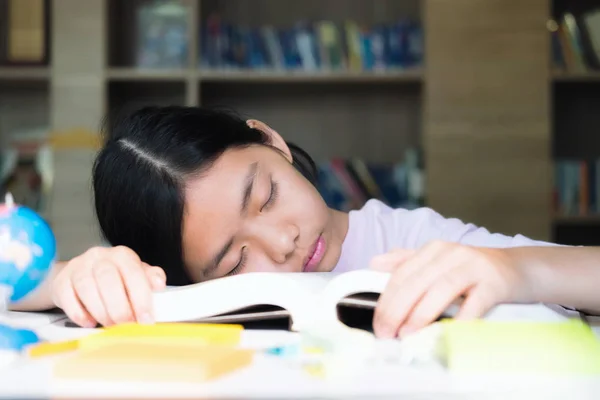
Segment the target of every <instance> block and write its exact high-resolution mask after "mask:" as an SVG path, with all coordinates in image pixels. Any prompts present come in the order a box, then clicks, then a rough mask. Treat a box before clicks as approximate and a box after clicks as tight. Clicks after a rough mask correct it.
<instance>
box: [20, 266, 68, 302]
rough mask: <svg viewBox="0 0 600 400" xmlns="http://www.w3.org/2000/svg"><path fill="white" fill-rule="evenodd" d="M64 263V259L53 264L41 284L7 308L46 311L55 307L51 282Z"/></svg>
mask: <svg viewBox="0 0 600 400" xmlns="http://www.w3.org/2000/svg"><path fill="white" fill-rule="evenodd" d="M66 265H67V262H66V261H59V262H57V263H56V264H54V266H53V267H52V269H51V270H50V271H49V272H48V276H47V277H46V279H45V280H44V281H43V282H42V283H41V285H40V286H38V287H37V288H36V289H35V290H34V291H33V292H31V293H30V294H29V295H27V296H26V297H25V298H23V299H22V300H21V301H19V302H18V303H16V304H11V305H10V306H9V309H10V310H12V311H46V310H50V309H52V308H54V307H56V305H55V304H54V301H52V282H53V281H54V278H56V276H57V275H58V273H59V272H60V271H62V269H63V268H64V267H65V266H66Z"/></svg>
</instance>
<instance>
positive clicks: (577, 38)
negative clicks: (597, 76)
mask: <svg viewBox="0 0 600 400" xmlns="http://www.w3.org/2000/svg"><path fill="white" fill-rule="evenodd" d="M548 27H549V30H550V35H551V45H552V48H551V52H552V64H553V65H554V67H556V68H558V69H559V70H565V71H569V72H587V71H589V70H599V69H600V8H598V7H596V8H594V9H590V10H587V11H585V12H578V13H574V12H571V11H567V12H565V13H564V14H562V15H561V16H560V17H559V18H557V19H555V20H550V23H549V24H548Z"/></svg>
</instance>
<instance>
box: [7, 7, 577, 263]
mask: <svg viewBox="0 0 600 400" xmlns="http://www.w3.org/2000/svg"><path fill="white" fill-rule="evenodd" d="M2 1H7V0H0V2H2ZM150 3H151V0H131V1H122V0H86V1H85V2H82V1H81V0H54V1H50V2H49V4H50V9H51V21H52V35H51V38H50V39H51V40H50V42H51V49H52V53H51V54H52V57H51V62H50V63H49V64H48V65H46V66H41V67H32V66H18V67H12V66H11V67H7V66H4V65H0V104H1V101H2V100H1V99H2V98H3V96H4V97H6V98H11V99H12V98H13V97H15V96H25V98H33V97H35V98H38V99H45V100H44V101H45V102H43V103H40V104H43V107H41V106H40V109H43V113H42V115H45V118H46V120H47V121H48V123H49V124H50V126H51V127H52V130H53V131H59V132H62V131H68V130H69V129H74V128H77V129H79V128H83V129H88V130H90V131H95V130H97V128H98V125H99V122H100V120H101V119H102V118H103V117H104V116H105V115H106V114H107V113H111V112H117V111H121V110H127V109H128V108H132V107H137V106H139V105H142V104H182V105H190V106H197V105H200V106H213V105H214V106H227V107H231V108H234V109H235V110H237V111H238V112H240V113H241V114H242V115H243V116H248V117H254V118H258V119H261V120H264V121H265V122H267V123H268V124H270V125H271V126H273V127H274V128H275V129H276V130H278V131H279V132H280V133H281V134H282V135H283V136H284V137H285V138H286V139H288V140H290V141H293V142H295V143H297V144H299V145H301V146H302V147H304V148H305V149H306V150H307V151H309V152H310V153H311V154H312V155H313V156H314V158H315V159H316V160H317V161H318V162H323V161H326V160H328V159H331V158H332V157H341V158H353V157H358V158H361V159H364V160H366V161H371V160H372V161H377V162H398V161H402V159H403V157H404V154H405V150H406V149H409V148H419V149H421V150H422V151H423V154H424V160H425V173H426V176H425V191H426V197H425V199H426V204H427V205H428V206H431V207H432V208H434V209H436V210H437V211H439V212H441V213H443V214H445V215H447V216H449V217H458V218H462V219H464V220H467V221H471V222H474V223H476V224H480V225H484V226H486V227H488V228H489V229H490V230H493V231H499V232H503V233H507V234H515V233H523V234H526V235H529V236H532V237H535V238H539V239H548V238H549V237H550V235H551V226H552V220H553V219H552V211H551V206H550V193H551V155H550V154H549V153H548V151H547V149H549V148H550V120H551V117H550V110H549V108H548V107H547V105H548V102H549V99H550V88H549V86H550V85H548V82H549V81H551V82H554V81H556V82H558V81H561V82H562V81H565V82H564V84H565V85H567V86H568V85H572V84H575V83H576V81H577V80H578V79H579V80H582V79H583V78H582V77H578V78H576V77H575V76H574V75H566V74H559V73H555V72H552V71H551V70H550V69H549V68H548V67H547V60H548V58H549V53H548V50H547V47H548V46H546V45H547V44H548V35H547V32H546V29H545V28H546V27H545V25H544V24H545V21H546V19H547V18H546V16H547V15H548V14H549V5H548V1H547V0H531V1H528V2H521V1H517V0H514V1H509V2H507V1H506V0H502V1H500V0H493V1H489V2H472V1H466V0H460V1H459V0H457V1H453V2H448V1H447V0H406V1H397V0H381V1H379V0H378V1H376V2H373V1H370V0H306V1H303V2H287V1H281V0H252V1H247V0H181V2H180V3H181V4H183V5H184V7H185V19H184V20H185V23H184V25H183V27H182V30H181V32H182V34H183V35H184V37H185V40H186V42H187V45H186V47H185V50H184V51H182V52H181V53H180V54H179V53H178V54H179V56H178V57H179V58H177V60H176V62H171V64H169V65H166V66H163V67H140V65H139V60H138V57H139V53H138V52H137V50H136V49H137V48H138V47H137V43H136V38H137V37H138V34H139V25H138V15H139V14H138V11H139V10H140V7H143V6H145V5H148V4H150ZM167 11H168V12H170V13H171V14H170V15H171V16H173V15H178V14H177V13H178V11H177V10H175V9H169V10H167ZM215 13H218V14H219V15H220V16H221V18H222V21H227V22H228V23H231V24H233V25H235V26H241V27H246V26H250V27H261V28H262V27H265V26H273V27H275V28H277V29H286V28H290V27H293V26H295V24H297V23H298V22H300V21H331V22H332V23H333V24H335V25H336V26H338V27H339V26H341V24H343V23H344V21H347V20H352V21H355V22H356V23H358V24H360V25H361V26H366V27H375V26H378V25H379V24H388V23H392V22H395V21H398V20H411V21H413V20H414V21H420V23H421V26H422V29H423V32H424V41H423V62H422V63H414V64H410V63H409V64H406V65H402V66H401V67H398V66H395V65H388V66H386V68H383V69H381V70H369V69H365V68H358V69H357V68H341V69H338V68H334V67H333V65H332V67H331V68H318V69H313V70H310V69H308V70H290V69H289V68H273V67H269V66H263V68H260V69H259V68H247V67H245V68H239V66H234V67H231V66H225V67H223V66H218V65H217V66H215V65H212V64H211V63H213V61H214V59H213V58H207V54H206V53H205V52H204V51H203V50H204V49H205V44H203V38H204V37H205V36H204V34H205V33H206V31H205V30H204V29H205V28H207V27H208V26H209V21H213V20H212V19H210V18H211V16H213V15H215ZM517 14H518V15H521V16H522V18H519V19H518V20H517V21H516V22H515V23H514V24H509V25H507V24H506V21H507V20H512V19H514V15H517ZM179 15H180V14H179ZM477 21H486V24H485V26H482V25H481V24H480V23H478V22H477ZM540 22H542V23H541V24H540ZM0 24H1V21H0ZM514 43H519V45H518V46H515V45H514ZM498 48H501V49H502V52H499V51H497V49H498ZM531 49H535V51H532V50H531ZM17 81H19V82H26V83H25V84H21V86H15V85H17V83H16V82H17ZM562 84H563V83H560V85H562ZM2 85H10V86H11V87H14V88H12V89H10V90H11V91H12V92H10V93H9V94H8V95H5V94H4V92H3V91H2V90H1V89H2ZM17 87H19V89H16V88H17ZM42 94H43V95H42ZM44 96H45V97H44ZM35 107H38V106H35V105H28V106H27V107H25V108H24V109H28V110H31V109H34V108H35ZM499 110H500V111H499ZM1 113H2V111H1V109H0V116H1V115H2V114H1ZM92 150H93V149H75V150H73V149H61V150H60V151H59V152H58V153H57V156H56V161H55V175H56V179H57V183H56V186H57V187H58V188H59V189H55V192H54V194H53V208H52V212H51V215H52V218H53V221H52V222H53V223H54V225H55V227H56V230H57V236H58V240H59V245H60V244H62V247H63V248H62V251H61V255H62V256H63V257H65V258H67V257H71V256H73V255H75V254H78V253H79V252H81V251H83V250H84V249H85V248H86V247H87V246H89V245H92V244H94V243H97V242H98V241H99V239H98V237H97V235H96V234H95V233H93V232H92V229H91V228H90V227H92V226H93V225H94V218H93V211H92V207H91V198H90V197H89V196H88V197H85V196H84V194H83V193H84V192H85V190H87V189H88V188H89V171H90V165H91V160H92V159H93V151H92ZM507 160H509V161H510V162H509V163H508V164H507ZM86 174H87V175H86ZM75 186H78V187H82V188H84V189H78V190H76V189H74V187H75ZM514 193H517V194H518V195H514ZM73 198H77V199H78V200H77V203H78V204H79V208H77V209H76V210H75V208H76V207H75V204H74V200H72V199H73ZM73 210H75V211H73Z"/></svg>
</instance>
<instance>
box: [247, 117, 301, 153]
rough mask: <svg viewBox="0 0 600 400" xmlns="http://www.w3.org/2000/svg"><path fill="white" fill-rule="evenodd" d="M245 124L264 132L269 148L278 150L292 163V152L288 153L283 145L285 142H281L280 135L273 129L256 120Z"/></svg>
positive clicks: (287, 148)
mask: <svg viewBox="0 0 600 400" xmlns="http://www.w3.org/2000/svg"><path fill="white" fill-rule="evenodd" d="M246 124H247V125H248V126H249V127H250V128H253V129H258V130H260V131H262V132H264V133H265V134H267V136H268V137H269V141H270V144H271V146H273V147H275V148H277V149H279V151H281V152H282V153H283V155H284V156H285V158H287V160H288V161H289V162H290V163H291V162H292V158H293V157H292V152H291V151H290V148H289V147H288V145H287V144H286V143H285V140H283V138H282V137H281V135H280V134H279V133H277V132H276V131H275V129H273V128H271V127H270V126H269V125H267V124H265V123H264V122H261V121H258V120H256V119H249V120H248V121H246Z"/></svg>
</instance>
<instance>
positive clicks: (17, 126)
mask: <svg viewBox="0 0 600 400" xmlns="http://www.w3.org/2000/svg"><path fill="white" fill-rule="evenodd" d="M48 109H49V104H48V84H47V82H44V81H41V82H35V81H27V80H23V81H21V80H16V79H15V80H10V81H1V82H0V148H2V149H4V148H6V146H7V145H8V143H10V142H11V140H12V139H13V138H15V137H18V135H19V134H22V133H27V132H30V131H32V130H35V131H40V133H43V134H44V135H45V134H46V133H47V131H48V128H49V120H50V118H49V115H48V114H49V112H48ZM40 139H41V138H40Z"/></svg>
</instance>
